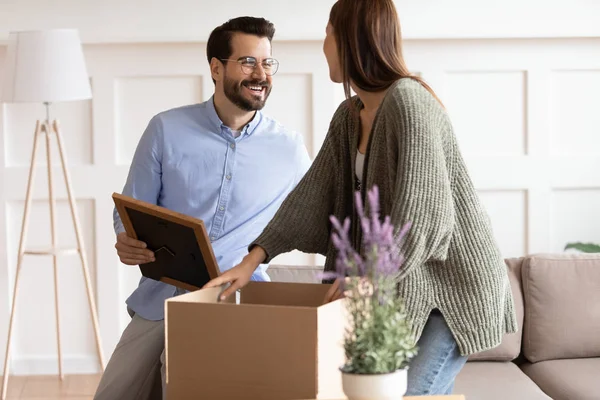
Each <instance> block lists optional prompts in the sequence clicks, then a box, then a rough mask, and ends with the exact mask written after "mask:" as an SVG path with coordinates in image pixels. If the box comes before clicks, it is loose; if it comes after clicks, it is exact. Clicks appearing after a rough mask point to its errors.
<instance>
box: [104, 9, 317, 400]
mask: <svg viewBox="0 0 600 400" xmlns="http://www.w3.org/2000/svg"><path fill="white" fill-rule="evenodd" d="M274 32H275V29H274V27H273V24H271V23H270V22H268V21H266V20H264V19H261V18H251V17H241V18H236V19H233V20H230V21H228V22H227V23H225V24H223V25H221V26H220V27H218V28H216V29H215V30H214V31H213V32H212V33H211V35H210V37H209V40H208V44H207V58H208V62H209V63H210V71H211V75H212V78H213V82H214V83H215V92H214V95H213V96H212V98H211V99H210V100H208V101H206V102H204V103H201V104H197V105H190V106H185V107H180V108H176V109H172V110H168V111H165V112H162V113H160V114H158V115H156V116H154V117H153V118H152V119H151V121H150V123H149V124H148V127H147V128H146V130H145V131H144V133H143V135H142V137H141V139H140V142H139V144H138V147H137V149H136V152H135V155H134V157H133V161H132V165H131V168H130V171H129V175H128V177H127V181H126V184H125V187H124V189H123V194H125V195H128V196H132V197H134V198H137V199H140V200H144V201H147V202H151V203H154V204H158V205H160V206H163V207H166V208H169V209H172V210H174V211H177V212H181V213H183V214H187V215H191V216H193V217H196V218H199V219H202V220H203V221H204V223H205V224H206V229H207V232H208V234H209V237H210V240H211V242H212V246H213V250H214V253H215V257H216V259H217V262H218V264H219V268H220V269H221V271H224V270H227V269H229V268H231V267H233V266H234V265H237V264H238V263H239V262H240V261H241V260H242V258H243V257H244V256H245V255H246V254H247V247H248V245H249V243H250V241H251V240H253V239H254V238H255V237H257V236H258V235H259V234H260V232H262V230H263V228H264V227H265V225H266V224H267V223H268V222H269V220H270V219H271V218H272V217H273V215H274V214H275V212H276V211H277V209H278V208H279V206H280V205H281V203H282V201H283V200H284V199H285V197H286V196H287V194H288V193H289V192H290V191H291V190H292V189H293V188H294V187H295V186H296V184H297V183H298V181H299V180H300V179H301V178H302V177H303V175H304V173H305V172H306V170H307V169H308V167H309V165H310V158H309V156H308V153H307V151H306V147H305V146H304V142H303V140H302V136H301V135H300V134H297V133H292V132H290V131H288V130H286V129H285V128H284V127H282V126H281V125H280V124H279V123H277V122H276V121H275V120H273V119H270V118H269V117H267V116H265V115H264V114H263V113H261V112H260V110H261V109H262V108H263V107H264V105H265V102H266V101H267V98H268V97H269V93H270V92H271V85H272V80H273V75H274V74H275V73H276V72H277V69H278V63H277V61H276V60H275V59H273V58H272V51H271V40H272V38H273V35H274ZM156 95H158V96H160V93H157V94H156ZM114 225H115V231H116V233H117V243H116V245H115V247H116V249H117V252H118V255H119V258H120V260H121V262H123V263H124V264H127V265H138V264H141V263H146V262H149V261H152V260H153V259H154V258H153V257H154V256H153V253H152V251H150V250H149V249H147V248H145V244H144V243H142V242H140V241H137V240H134V239H132V238H129V237H128V236H127V235H126V233H125V232H124V228H123V225H122V222H121V220H120V219H119V216H118V213H117V212H116V210H115V213H114ZM266 268H267V266H266V265H263V266H262V268H259V270H257V273H256V274H255V275H254V276H253V279H254V280H268V276H267V274H266ZM181 293H183V291H182V290H179V289H177V288H175V287H174V286H171V285H168V284H165V283H163V282H158V281H154V280H152V279H146V278H144V277H142V279H141V281H140V283H139V286H138V288H137V289H136V290H135V291H134V292H133V293H132V294H131V296H130V297H129V298H128V299H127V308H128V312H129V313H130V315H132V320H131V322H130V323H129V325H128V326H127V328H126V329H125V331H124V332H123V335H122V337H121V339H120V341H119V343H118V344H117V346H116V348H115V351H114V353H113V355H112V357H111V359H110V361H109V363H108V365H107V367H106V371H105V372H104V375H103V377H102V380H101V381H100V384H99V387H98V390H97V392H96V396H95V397H94V398H95V399H98V400H104V399H111V400H115V399H148V398H155V396H156V397H158V398H160V392H161V390H160V388H161V381H162V392H163V397H164V393H165V389H166V388H165V385H164V372H165V367H164V322H163V319H164V302H165V300H166V299H168V298H170V297H172V296H175V295H178V294H181ZM161 375H162V379H161Z"/></svg>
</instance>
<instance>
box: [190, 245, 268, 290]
mask: <svg viewBox="0 0 600 400" xmlns="http://www.w3.org/2000/svg"><path fill="white" fill-rule="evenodd" d="M266 257H267V253H265V251H264V249H263V248H262V247H260V246H255V247H254V248H253V249H252V251H251V252H250V253H248V255H246V257H244V259H243V260H242V262H241V263H239V264H238V265H236V266H235V267H233V268H231V269H230V270H228V271H225V272H224V273H223V274H222V275H220V276H218V277H216V278H215V279H213V280H211V281H210V282H208V283H207V284H206V285H204V286H203V287H202V288H203V289H205V288H211V287H215V286H221V285H223V284H225V283H230V284H231V285H230V286H229V287H228V288H227V289H226V290H225V291H223V293H221V300H225V299H226V298H227V297H229V296H230V295H232V294H233V293H235V292H236V291H237V290H238V289H241V288H242V287H244V286H246V285H247V284H248V282H250V278H251V277H252V274H253V273H254V271H256V268H258V266H259V264H260V263H262V262H263V261H264V260H265V259H266Z"/></svg>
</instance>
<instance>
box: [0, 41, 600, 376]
mask: <svg viewBox="0 0 600 400" xmlns="http://www.w3.org/2000/svg"><path fill="white" fill-rule="evenodd" d="M599 49H600V39H582V38H572V39H535V40H534V39H473V40H458V39H457V40H453V39H452V40H433V39H432V40H407V41H406V44H405V56H406V59H407V62H408V65H409V67H410V68H411V69H412V70H413V71H415V72H418V73H420V75H421V76H422V77H423V78H424V79H425V80H427V81H428V82H429V83H430V84H431V85H432V86H433V88H434V89H435V90H436V92H437V93H438V95H439V96H440V97H441V99H442V101H443V102H444V104H445V105H446V107H447V108H448V111H449V112H450V114H451V116H452V119H453V121H454V125H455V128H456V134H457V135H458V138H459V141H460V145H461V148H462V151H463V155H464V157H465V159H466V162H467V164H468V166H469V169H470V171H471V174H472V178H473V180H474V182H475V185H476V186H477V188H478V190H479V191H480V194H481V200H482V202H483V204H484V205H485V207H486V208H487V210H488V212H489V215H490V218H491V220H492V223H493V226H494V230H495V233H496V237H497V239H498V242H499V244H500V247H501V249H502V251H503V254H504V255H505V256H507V257H513V256H520V255H524V254H528V253H532V252H560V251H562V249H563V247H564V245H565V243H566V242H568V241H571V240H590V241H592V240H600V224H598V221H599V220H600V211H598V207H597V204H598V202H599V200H600V175H599V174H598V170H599V168H598V167H599V166H600V150H598V149H599V148H600V113H598V105H599V104H600V103H599V102H598V100H597V94H598V93H600V50H599ZM274 52H275V56H276V57H277V58H279V60H280V61H281V68H280V71H279V72H278V74H277V75H276V76H275V83H274V85H275V86H274V89H273V92H272V94H271V97H270V99H269V102H268V104H267V107H266V108H265V112H266V113H269V114H271V115H272V116H274V117H276V118H277V119H279V120H280V121H281V122H282V123H284V124H285V125H287V126H289V127H291V128H293V129H296V130H298V131H300V132H302V133H303V135H304V137H305V140H306V145H307V147H308V150H309V152H310V154H311V156H313V157H314V156H315V155H316V154H317V152H318V151H319V148H320V146H321V144H322V141H323V138H324V136H325V133H326V130H327V127H328V125H329V120H330V118H331V116H332V114H333V112H334V110H335V108H336V107H337V105H338V104H339V103H340V101H341V100H342V99H343V91H342V90H341V87H340V86H336V85H334V84H332V83H331V82H330V81H329V75H328V70H327V65H326V63H325V60H324V58H323V55H322V43H321V42H320V41H313V40H304V41H302V40H298V41H277V42H275V44H274ZM85 53H86V58H87V62H88V69H89V73H90V79H91V82H92V88H93V96H94V97H93V99H92V100H90V101H86V102H78V103H71V104H58V105H56V106H55V108H53V113H54V116H56V117H58V118H60V120H61V121H62V127H63V134H64V138H65V141H66V150H67V156H68V157H67V158H68V160H69V163H70V166H71V174H72V180H73V186H74V191H75V195H76V197H77V202H78V205H79V207H80V208H79V213H80V217H81V221H82V225H83V229H84V240H85V245H86V247H87V250H88V259H89V263H90V268H91V273H92V278H93V285H94V289H95V291H96V296H97V303H98V307H99V317H100V324H101V333H102V339H103V342H104V351H105V354H106V356H107V357H108V356H109V355H110V353H111V352H112V350H113V348H114V345H115V344H116V342H117V340H118V337H119V335H120V333H121V331H122V329H123V328H124V327H125V324H126V323H127V321H128V319H129V317H128V315H127V314H126V312H125V308H124V300H125V299H126V297H127V296H128V295H129V293H130V292H131V291H132V290H133V289H134V288H135V286H136V285H137V281H138V279H139V276H140V274H139V271H138V269H137V268H135V267H129V266H124V265H121V264H120V263H119V261H118V258H117V256H116V253H115V250H114V247H113V246H114V233H113V228H112V208H113V203H112V199H111V197H110V196H111V194H112V192H114V191H120V190H121V188H122V186H123V183H124V181H125V177H126V174H127V171H128V168H129V163H130V160H131V157H132V155H133V152H134V150H135V147H136V145H137V141H138V140H139V137H140V135H141V134H142V131H143V130H144V128H145V126H146V124H147V123H148V121H149V119H150V118H151V117H152V116H153V115H154V114H156V113H157V112H160V111H162V110H164V109H167V108H171V107H176V106H179V105H184V104H189V103H194V102H199V101H204V100H206V99H208V97H209V96H210V95H211V94H212V91H213V83H212V81H211V79H210V75H209V73H208V65H207V62H206V59H205V45H204V43H195V42H190V43H170V44H169V43H158V42H156V43H152V42H148V43H144V44H128V43H122V44H115V43H113V44H108V43H107V44H102V43H96V44H86V46H85ZM2 60H3V49H2V48H1V47H0V69H1V68H2ZM43 111H44V110H43V108H42V107H41V106H36V105H5V106H4V107H3V109H2V112H0V145H1V147H2V152H0V187H1V192H0V285H1V286H2V292H3V293H10V292H11V291H12V284H13V279H14V271H15V266H16V255H17V246H18V238H19V231H20V224H21V216H22V212H23V200H24V197H25V186H26V181H27V174H28V165H29V157H30V153H31V144H32V134H33V128H34V123H35V119H36V118H42V117H43V116H44V113H43ZM42 149H43V147H42ZM41 154H44V152H43V151H42V153H41ZM54 159H55V160H58V157H57V156H55V157H54ZM40 161H41V162H44V159H43V158H41V159H40ZM41 162H40V164H41ZM42 167H43V165H40V169H39V171H38V173H37V178H36V186H35V191H34V196H35V202H34V205H33V210H32V217H31V222H30V227H31V228H30V231H29V232H30V234H29V240H28V244H29V245H32V246H35V245H40V246H42V245H44V244H47V243H48V241H49V228H48V214H47V208H48V207H47V203H46V202H45V201H44V200H45V199H46V198H47V188H46V177H45V172H44V170H43V169H42ZM54 173H55V177H56V182H57V183H56V184H57V185H58V188H57V189H56V190H57V196H58V199H59V202H58V209H59V221H60V232H59V242H60V243H61V244H64V245H70V244H74V243H75V239H74V234H73V229H72V223H71V220H70V215H69V213H68V207H67V205H68V203H67V202H66V192H65V190H64V187H63V185H62V183H61V181H60V180H59V178H60V176H61V175H59V173H60V170H59V168H58V165H57V167H56V168H55V170H54ZM277 262H279V263H286V264H315V263H322V262H323V260H322V258H320V257H314V256H313V255H308V254H302V253H299V252H294V253H290V254H287V255H283V256H280V257H278V259H277ZM60 263H61V268H60V304H61V307H62V308H61V321H62V323H63V324H64V325H63V326H64V327H65V328H64V329H63V330H62V332H63V334H62V339H63V351H64V354H65V372H67V373H71V372H75V368H76V367H80V368H83V371H94V370H96V368H97V364H96V359H95V355H94V342H93V334H92V328H91V326H92V325H91V320H90V318H89V315H88V313H87V303H86V297H85V290H84V285H83V277H82V273H81V268H80V264H79V261H78V258H77V257H76V256H64V257H61V258H60ZM20 288H21V297H20V298H19V300H18V301H19V304H18V317H17V325H16V331H15V338H16V339H15V342H14V347H13V363H12V365H13V369H12V371H13V372H15V373H54V372H55V371H56V345H55V343H56V339H55V334H54V332H55V328H54V307H53V304H54V303H53V301H54V300H53V292H52V273H51V260H50V259H46V258H44V257H38V258H33V257H29V258H26V262H25V264H24V270H23V279H22V281H21V286H20ZM9 307H10V301H9V295H8V294H6V295H5V296H1V297H0V318H1V319H0V340H2V342H0V356H2V357H3V355H4V346H3V344H4V341H3V340H4V338H5V332H6V329H7V326H8V310H9ZM67 324H69V326H68V328H67Z"/></svg>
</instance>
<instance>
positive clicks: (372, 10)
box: [329, 0, 441, 104]
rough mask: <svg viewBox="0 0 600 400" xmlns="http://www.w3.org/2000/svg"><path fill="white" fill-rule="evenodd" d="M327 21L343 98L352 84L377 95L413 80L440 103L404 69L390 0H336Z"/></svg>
mask: <svg viewBox="0 0 600 400" xmlns="http://www.w3.org/2000/svg"><path fill="white" fill-rule="evenodd" d="M329 22H330V23H331V26H332V28H333V32H334V35H335V37H336V42H337V49H338V56H339V60H340V67H341V69H342V80H343V85H344V92H345V94H346V98H348V99H349V98H350V97H351V94H350V93H351V92H350V90H351V87H350V83H351V82H352V83H353V84H354V85H356V87H358V88H360V89H362V90H364V91H368V92H377V91H381V90H385V89H387V88H388V87H389V86H390V85H392V84H393V83H394V82H396V81H397V80H398V79H401V78H412V79H414V80H416V81H418V82H419V83H420V84H421V85H423V86H424V87H425V88H426V89H427V90H428V91H429V92H430V93H431V94H432V95H433V96H434V97H435V98H436V99H437V100H438V101H439V102H440V104H441V101H440V99H439V98H438V97H437V95H436V94H435V93H434V91H433V89H431V87H429V85H427V83H425V81H424V80H423V79H421V78H420V77H419V76H416V75H414V74H411V73H410V71H409V70H408V68H407V67H406V63H405V62H404V58H403V56H402V38H401V35H400V21H399V19H398V14H397V12H396V7H395V6H394V3H393V0H338V1H337V2H336V3H335V4H334V5H333V7H332V8H331V12H330V14H329Z"/></svg>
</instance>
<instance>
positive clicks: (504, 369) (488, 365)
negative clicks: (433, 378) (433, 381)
mask: <svg viewBox="0 0 600 400" xmlns="http://www.w3.org/2000/svg"><path fill="white" fill-rule="evenodd" d="M453 393H454V394H462V395H464V396H465V398H466V399H468V400H507V399H527V400H552V399H551V398H550V397H548V396H547V395H546V394H544V392H542V390H541V389H540V388H539V387H538V386H537V385H536V384H535V383H533V381H532V380H531V379H529V377H528V376H527V375H525V374H524V373H523V371H521V370H520V369H519V367H517V366H516V365H515V364H514V363H512V362H499V361H469V362H467V363H466V364H465V366H464V367H463V369H462V371H460V373H459V374H458V376H457V377H456V382H455V384H454V391H453Z"/></svg>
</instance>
